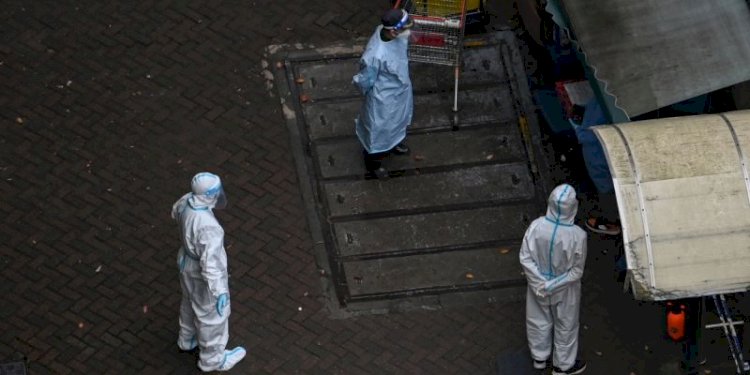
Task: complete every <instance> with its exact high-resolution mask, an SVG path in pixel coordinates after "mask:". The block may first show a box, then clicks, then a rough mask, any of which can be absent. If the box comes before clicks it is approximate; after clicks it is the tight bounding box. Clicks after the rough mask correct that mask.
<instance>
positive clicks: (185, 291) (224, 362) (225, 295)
mask: <svg viewBox="0 0 750 375" xmlns="http://www.w3.org/2000/svg"><path fill="white" fill-rule="evenodd" d="M191 185H192V186H191V187H192V192H191V193H187V194H185V195H183V196H182V198H180V199H179V200H178V201H177V202H176V203H175V204H174V206H172V218H173V219H175V220H177V222H178V223H179V227H180V230H181V235H182V246H181V247H180V250H179V252H178V255H177V265H178V267H179V270H180V285H181V286H182V303H181V305H180V333H179V337H178V339H177V346H178V347H179V348H180V349H181V350H183V351H192V350H195V349H196V348H197V349H199V353H200V355H199V358H200V359H199V360H198V368H200V369H201V370H202V371H227V370H229V369H231V368H232V367H233V366H234V365H235V364H237V362H239V361H240V360H242V358H244V357H245V353H246V352H245V349H244V348H242V347H239V346H238V347H236V348H234V349H232V350H226V349H225V348H226V345H227V341H228V339H229V314H230V311H231V308H230V302H229V279H228V274H227V254H226V251H224V230H223V229H222V227H221V225H220V224H219V222H218V221H217V220H216V217H214V213H213V210H214V209H220V208H224V207H226V196H225V195H224V190H223V188H222V185H221V179H219V176H216V175H215V174H212V173H206V172H203V173H198V174H196V175H195V177H193V180H192V184H191Z"/></svg>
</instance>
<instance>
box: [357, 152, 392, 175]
mask: <svg viewBox="0 0 750 375" xmlns="http://www.w3.org/2000/svg"><path fill="white" fill-rule="evenodd" d="M386 156H388V152H387V151H386V152H375V153H372V154H371V153H369V152H367V150H362V157H363V158H364V159H365V168H366V169H367V171H369V172H372V171H376V170H378V169H379V168H380V167H381V166H382V165H383V159H385V157H386Z"/></svg>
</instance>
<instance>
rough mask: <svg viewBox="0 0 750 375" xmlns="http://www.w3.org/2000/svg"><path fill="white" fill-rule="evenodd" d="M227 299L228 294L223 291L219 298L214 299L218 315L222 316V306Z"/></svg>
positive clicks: (225, 303)
mask: <svg viewBox="0 0 750 375" xmlns="http://www.w3.org/2000/svg"><path fill="white" fill-rule="evenodd" d="M228 300H229V294H227V293H224V294H222V295H220V296H219V299H217V300H216V312H217V313H219V316H224V308H225V307H227V301H228Z"/></svg>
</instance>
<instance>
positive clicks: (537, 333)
mask: <svg viewBox="0 0 750 375" xmlns="http://www.w3.org/2000/svg"><path fill="white" fill-rule="evenodd" d="M547 203H548V206H547V213H546V215H544V216H542V217H540V218H538V219H536V220H534V221H533V222H532V223H531V225H529V228H528V229H527V230H526V234H525V235H524V238H523V243H522V245H521V251H520V253H519V258H520V261H521V265H522V266H523V269H524V273H525V274H526V278H527V280H528V288H527V289H528V290H527V293H526V334H527V336H528V340H529V349H530V351H531V357H532V359H533V364H534V368H536V369H539V370H542V369H545V368H546V367H547V363H548V361H549V359H550V357H552V365H553V368H552V374H553V375H563V374H565V375H569V374H580V373H582V372H583V371H585V370H586V363H585V362H584V361H581V360H578V359H577V358H576V357H577V355H578V327H579V322H578V317H579V311H580V302H581V276H583V267H584V265H585V263H586V246H587V244H586V240H587V237H586V232H585V231H584V230H583V229H581V228H579V227H578V226H576V225H575V224H573V220H574V219H575V216H576V212H577V211H578V200H576V192H575V190H574V189H573V187H571V186H570V185H567V184H563V185H559V186H557V187H556V188H555V189H554V190H553V191H552V194H550V196H549V199H548V201H547ZM553 343H554V345H553ZM553 347H554V350H553ZM553 352H554V356H553Z"/></svg>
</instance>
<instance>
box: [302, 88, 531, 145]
mask: <svg viewBox="0 0 750 375" xmlns="http://www.w3.org/2000/svg"><path fill="white" fill-rule="evenodd" d="M458 101H459V103H461V111H460V114H459V117H460V125H461V126H467V125H471V124H483V123H498V124H504V123H515V122H516V119H517V113H516V112H515V109H514V105H515V103H514V100H513V93H512V92H511V90H510V88H508V87H507V86H491V87H485V88H476V89H472V90H471V91H459V93H458ZM361 105H362V100H361V97H355V98H351V99H349V100H337V101H334V102H331V101H314V102H312V103H309V104H307V105H305V106H304V108H303V110H304V114H305V119H306V120H307V121H308V125H309V127H310V138H311V139H313V140H320V139H324V138H330V137H345V136H352V137H353V136H355V134H354V119H355V118H356V117H357V114H358V113H359V108H360V106H361ZM452 105H453V93H451V92H440V93H428V94H424V95H417V96H415V97H414V117H413V119H412V123H411V125H410V126H409V131H411V132H418V131H420V130H427V129H439V128H446V127H448V128H449V127H452V126H453V112H452V111H451V107H452Z"/></svg>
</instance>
